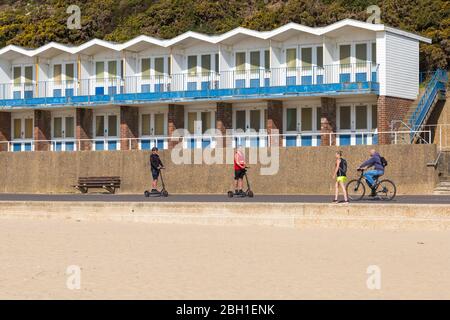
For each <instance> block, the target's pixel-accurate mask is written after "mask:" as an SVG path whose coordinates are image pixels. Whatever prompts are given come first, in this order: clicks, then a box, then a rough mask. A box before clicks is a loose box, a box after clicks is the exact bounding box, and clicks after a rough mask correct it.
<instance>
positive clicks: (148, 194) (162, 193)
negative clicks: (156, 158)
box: [144, 169, 169, 198]
mask: <svg viewBox="0 0 450 320" xmlns="http://www.w3.org/2000/svg"><path fill="white" fill-rule="evenodd" d="M159 177H160V178H161V185H162V189H161V191H156V192H151V191H148V190H145V191H144V196H145V197H146V198H148V197H167V196H169V192H167V190H166V185H165V184H164V178H163V174H162V171H161V169H159Z"/></svg>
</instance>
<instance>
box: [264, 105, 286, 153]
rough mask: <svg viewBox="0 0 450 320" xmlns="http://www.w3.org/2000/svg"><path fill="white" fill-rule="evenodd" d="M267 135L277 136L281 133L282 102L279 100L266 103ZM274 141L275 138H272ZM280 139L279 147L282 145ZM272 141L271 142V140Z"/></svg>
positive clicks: (280, 138) (280, 139)
mask: <svg viewBox="0 0 450 320" xmlns="http://www.w3.org/2000/svg"><path fill="white" fill-rule="evenodd" d="M266 127H267V133H268V134H271V133H272V132H273V133H274V134H275V133H277V132H276V131H278V134H282V133H283V102H282V101H279V100H269V101H267V123H266ZM272 139H275V138H272ZM282 139H283V138H282V137H281V136H280V137H279V140H278V141H279V144H278V145H279V146H281V145H282ZM272 141H273V140H272Z"/></svg>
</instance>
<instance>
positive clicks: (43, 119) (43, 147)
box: [34, 110, 52, 151]
mask: <svg viewBox="0 0 450 320" xmlns="http://www.w3.org/2000/svg"><path fill="white" fill-rule="evenodd" d="M51 122H52V114H51V112H50V111H48V110H34V140H35V141H38V142H36V143H35V145H34V149H35V150H36V151H48V150H50V145H51V143H50V141H49V140H51V139H52V130H51ZM42 140H48V141H42Z"/></svg>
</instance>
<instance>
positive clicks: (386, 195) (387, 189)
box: [377, 180, 397, 201]
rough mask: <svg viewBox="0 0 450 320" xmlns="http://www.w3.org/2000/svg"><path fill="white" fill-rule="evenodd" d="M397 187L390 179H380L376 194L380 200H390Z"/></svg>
mask: <svg viewBox="0 0 450 320" xmlns="http://www.w3.org/2000/svg"><path fill="white" fill-rule="evenodd" d="M396 194H397V187H396V186H395V184H394V183H393V182H392V181H391V180H381V181H380V183H379V184H378V188H377V196H378V197H379V198H380V199H381V200H386V201H390V200H392V199H394V198H395V195H396Z"/></svg>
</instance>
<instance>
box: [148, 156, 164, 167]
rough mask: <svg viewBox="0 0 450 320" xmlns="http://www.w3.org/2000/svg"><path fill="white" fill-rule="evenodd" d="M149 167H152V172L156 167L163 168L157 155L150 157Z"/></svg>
mask: <svg viewBox="0 0 450 320" xmlns="http://www.w3.org/2000/svg"><path fill="white" fill-rule="evenodd" d="M150 165H151V166H152V170H158V167H162V166H163V164H162V162H161V159H160V158H159V155H157V154H151V155H150Z"/></svg>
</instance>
